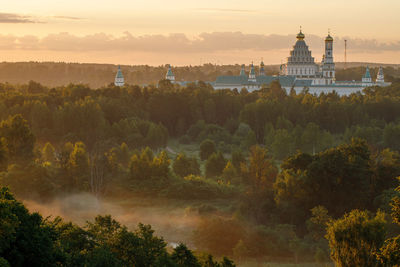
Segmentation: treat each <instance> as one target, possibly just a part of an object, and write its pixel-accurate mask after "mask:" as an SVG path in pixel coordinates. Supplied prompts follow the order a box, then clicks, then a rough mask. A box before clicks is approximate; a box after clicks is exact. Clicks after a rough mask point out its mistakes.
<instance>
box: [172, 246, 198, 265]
mask: <svg viewBox="0 0 400 267" xmlns="http://www.w3.org/2000/svg"><path fill="white" fill-rule="evenodd" d="M171 258H172V260H173V261H174V262H175V263H176V264H177V266H179V267H186V266H193V267H201V265H200V263H199V261H198V260H197V258H196V257H195V256H194V255H193V253H192V251H191V250H190V249H188V248H187V247H186V246H185V245H184V244H179V245H178V246H177V247H176V248H174V251H173V253H172V255H171Z"/></svg>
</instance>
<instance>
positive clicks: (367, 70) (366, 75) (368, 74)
mask: <svg viewBox="0 0 400 267" xmlns="http://www.w3.org/2000/svg"><path fill="white" fill-rule="evenodd" d="M364 78H371V73H370V72H369V67H368V66H367V69H366V70H365V74H364Z"/></svg>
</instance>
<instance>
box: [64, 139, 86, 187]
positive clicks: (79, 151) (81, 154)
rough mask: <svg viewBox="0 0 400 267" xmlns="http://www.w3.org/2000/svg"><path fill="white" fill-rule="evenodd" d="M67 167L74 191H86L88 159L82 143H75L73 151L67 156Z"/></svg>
mask: <svg viewBox="0 0 400 267" xmlns="http://www.w3.org/2000/svg"><path fill="white" fill-rule="evenodd" d="M68 166H69V170H70V172H71V174H72V177H73V186H74V187H75V189H78V188H79V189H87V188H88V181H89V157H88V154H87V152H86V146H85V144H84V143H82V142H77V143H75V145H74V149H73V150H72V152H71V154H70V156H69V162H68Z"/></svg>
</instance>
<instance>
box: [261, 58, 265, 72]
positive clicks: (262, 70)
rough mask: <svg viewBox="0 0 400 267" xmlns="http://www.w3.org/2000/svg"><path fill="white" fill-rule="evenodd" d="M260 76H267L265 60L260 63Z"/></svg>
mask: <svg viewBox="0 0 400 267" xmlns="http://www.w3.org/2000/svg"><path fill="white" fill-rule="evenodd" d="M260 76H265V69H264V61H263V60H261V63H260Z"/></svg>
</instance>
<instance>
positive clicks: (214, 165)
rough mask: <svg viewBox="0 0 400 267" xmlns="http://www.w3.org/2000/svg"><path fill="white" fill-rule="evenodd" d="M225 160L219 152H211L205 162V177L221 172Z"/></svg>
mask: <svg viewBox="0 0 400 267" xmlns="http://www.w3.org/2000/svg"><path fill="white" fill-rule="evenodd" d="M225 166H226V160H225V158H224V156H223V155H222V153H221V152H218V153H213V154H212V155H211V156H210V157H209V158H208V159H207V162H206V177H208V178H211V177H216V176H219V175H221V174H222V172H223V170H224V168H225Z"/></svg>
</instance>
